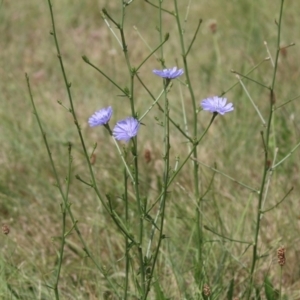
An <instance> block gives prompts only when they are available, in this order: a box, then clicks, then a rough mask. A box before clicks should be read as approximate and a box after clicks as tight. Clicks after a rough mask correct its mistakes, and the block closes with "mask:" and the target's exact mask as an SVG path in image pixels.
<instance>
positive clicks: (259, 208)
mask: <svg viewBox="0 0 300 300" xmlns="http://www.w3.org/2000/svg"><path fill="white" fill-rule="evenodd" d="M283 3H284V0H281V6H280V12H279V22H278V24H277V27H278V32H277V50H276V57H275V60H274V71H273V79H272V85H271V88H270V109H269V118H268V123H267V127H266V136H265V139H264V153H265V155H264V162H263V174H262V181H261V187H260V194H259V198H258V204H257V216H256V229H255V235H254V246H253V254H252V265H251V270H250V285H249V290H248V297H247V299H248V300H249V299H250V297H251V291H252V286H253V280H254V278H253V277H254V271H255V266H256V262H257V258H258V236H259V232H260V221H261V216H262V204H263V197H264V191H265V185H266V176H267V172H268V167H267V165H268V158H269V153H268V147H269V140H270V131H271V124H272V117H273V112H274V104H275V101H274V99H275V94H274V88H275V82H276V74H277V67H278V58H279V51H280V36H281V23H282V13H283ZM262 137H263V136H262ZM274 167H275V166H274Z"/></svg>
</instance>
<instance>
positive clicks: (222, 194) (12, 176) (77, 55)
mask: <svg viewBox="0 0 300 300" xmlns="http://www.w3.org/2000/svg"><path fill="white" fill-rule="evenodd" d="M119 2H120V1H101V0H100V1H98V2H96V1H94V2H93V3H92V2H91V3H87V2H84V1H68V0H60V1H58V0H56V1H53V7H54V14H55V17H56V26H57V35H58V39H59V42H60V47H61V52H62V54H63V59H64V64H65V68H66V72H67V75H68V78H69V80H70V81H71V82H72V88H71V90H72V93H73V97H74V103H75V108H76V110H77V117H78V120H79V122H80V126H81V129H82V133H83V136H84V139H85V142H86V145H87V147H88V151H89V153H91V152H92V150H93V146H94V143H95V142H97V143H98V147H97V149H96V150H95V157H96V161H95V163H94V165H93V169H94V171H95V176H96V180H97V182H98V183H99V186H100V190H101V193H102V194H103V195H106V194H110V196H111V198H112V204H113V206H114V209H115V211H116V212H117V213H118V214H120V215H123V213H124V208H123V207H124V203H123V202H122V200H121V198H120V197H121V195H122V193H123V192H124V191H123V181H122V180H123V167H122V164H121V159H120V157H119V155H118V153H117V151H116V149H115V147H114V144H113V142H112V141H111V139H110V138H109V136H108V134H107V133H106V131H105V130H102V128H96V129H91V128H89V127H88V124H87V119H88V118H89V116H90V115H91V114H92V113H93V112H94V111H95V110H97V109H100V108H101V107H103V106H107V105H113V108H114V115H113V122H116V121H117V120H119V119H120V118H123V117H124V116H127V115H129V114H130V106H129V101H128V100H127V99H126V98H124V97H120V96H119V95H120V92H119V91H118V90H117V89H116V88H115V87H114V86H113V85H112V84H110V83H109V82H108V81H107V80H105V78H104V77H103V76H101V74H99V73H98V72H96V71H95V70H94V69H92V68H91V67H90V66H88V65H87V64H86V63H85V62H84V61H83V60H82V58H81V56H82V55H86V56H87V57H88V58H89V59H90V61H91V62H93V63H94V64H95V65H97V66H99V67H100V68H101V70H103V71H104V72H106V74H108V75H109V76H111V77H112V78H113V79H114V80H115V81H116V82H117V83H118V84H119V85H120V86H121V87H122V88H123V87H125V86H128V85H129V77H128V71H127V67H126V63H125V60H124V58H123V53H122V49H121V48H120V46H119V45H118V43H117V42H116V40H115V39H114V37H113V36H112V34H111V33H110V31H109V29H108V28H107V26H106V25H105V23H104V21H103V19H102V17H101V9H102V8H103V7H105V8H106V9H107V11H108V12H109V13H110V14H111V15H112V16H116V17H117V18H118V19H119V16H120V13H121V12H120V3H119ZM164 2H166V3H163V5H164V6H165V7H168V8H169V9H170V10H173V1H164ZM178 2H180V3H179V5H180V14H181V18H182V20H183V18H184V16H185V14H186V5H187V2H188V1H178ZM198 2H200V1H192V3H191V9H190V12H189V16H188V21H187V22H186V24H185V25H184V26H185V36H184V39H185V41H186V43H187V44H189V41H190V40H191V39H192V37H193V35H194V31H195V29H196V27H197V22H198V20H199V18H202V19H203V24H202V25H201V27H200V31H199V34H198V37H197V39H196V41H195V44H194V46H193V48H192V51H191V53H190V55H189V57H188V63H189V66H190V76H191V83H192V84H193V87H194V92H195V97H196V99H199V100H198V103H199V102H200V100H201V99H203V98H206V97H207V96H210V95H220V94H221V93H222V92H223V91H226V90H227V89H228V88H230V87H231V86H232V85H233V84H234V83H235V82H237V79H236V77H235V75H234V74H233V73H232V72H231V70H232V69H234V70H235V71H237V72H239V73H242V74H246V73H247V72H248V71H249V70H250V69H251V68H253V66H255V65H256V64H258V63H259V62H260V61H262V60H263V59H264V58H265V57H267V56H268V54H267V52H266V49H265V46H264V41H267V43H268V46H269V49H270V51H271V54H272V56H273V58H274V57H275V51H276V41H277V27H276V25H275V22H274V20H275V19H277V20H278V14H279V7H280V3H279V2H280V1H273V2H270V1H257V2H256V1H252V2H251V1H231V2H228V3H226V4H225V5H224V4H223V3H221V1H216V0H211V1H201V2H200V3H198ZM299 10H300V3H298V2H297V1H293V3H290V2H288V1H286V3H285V6H284V13H283V24H282V46H284V45H288V44H290V43H291V42H295V43H296V46H294V47H291V48H287V52H286V53H285V55H284V54H281V55H280V57H279V63H278V74H277V81H276V105H278V106H279V105H280V104H282V103H284V102H286V101H287V100H289V99H292V98H294V97H296V96H297V95H299V94H300V89H299V83H298V81H299V75H300V74H299V73H300V72H299V70H300V69H299V63H298V46H297V44H298V41H299V39H300V33H299V30H298V29H299V26H300V21H299V18H297V16H298V15H297V12H298V11H299ZM163 21H164V28H163V30H164V33H166V32H169V33H170V39H169V40H168V42H167V43H166V44H165V46H164V53H165V59H166V65H167V66H168V67H171V66H173V65H178V66H180V67H182V60H181V50H180V47H179V40H178V33H177V29H176V23H175V20H174V19H173V17H172V16H171V15H169V14H163ZM212 22H216V24H217V31H216V33H215V34H213V33H212V32H211V30H210V27H209V25H210V24H211V23H212ZM133 26H135V27H136V28H137V29H138V32H139V33H140V34H141V35H142V37H143V38H144V39H145V40H146V42H147V43H148V44H149V45H150V46H151V48H152V49H153V48H155V47H157V46H158V44H159V36H158V32H157V30H156V26H158V14H157V11H156V10H155V9H154V8H153V7H151V6H150V5H149V4H147V3H146V2H144V1H133V3H132V4H131V5H130V6H129V7H128V10H127V12H126V22H125V33H126V39H127V41H128V51H129V57H130V60H131V62H132V65H133V66H138V65H139V64H140V62H141V61H142V60H143V59H144V58H145V57H146V56H147V55H148V54H149V49H148V48H147V46H146V45H145V44H144V42H143V41H142V40H141V38H140V37H139V35H138V34H137V31H136V30H135V29H134V28H133ZM0 30H1V59H0V74H1V81H0V88H1V95H0V97H1V98H0V99H1V100H0V117H1V126H0V142H1V151H0V166H1V173H0V203H1V206H0V217H1V223H2V224H8V225H9V226H10V233H9V235H8V236H4V235H3V237H2V239H1V241H0V250H1V251H0V253H1V256H0V298H3V299H55V297H54V293H53V290H51V289H50V288H49V287H48V286H52V285H53V284H54V281H55V269H56V267H57V260H58V251H59V246H60V242H61V219H62V218H61V207H60V204H61V203H62V199H61V197H60V194H59V192H58V190H57V188H56V186H55V178H54V176H53V172H52V169H51V166H50V164H49V157H48V156H47V152H46V149H45V145H44V143H43V140H42V136H41V134H40V131H39V128H38V125H37V122H36V119H35V116H34V115H33V113H32V107H31V104H30V100H29V96H28V91H27V86H26V80H25V76H24V74H25V72H27V73H28V75H29V77H30V80H31V88H32V91H33V96H34V100H35V103H36V106H37V110H38V112H39V116H40V118H41V120H42V123H43V126H44V131H45V132H46V135H47V139H48V142H49V144H50V147H51V152H52V157H53V159H54V162H55V166H56V167H57V170H58V172H59V176H60V180H61V183H62V184H63V186H64V187H65V182H64V179H65V177H66V176H67V170H68V142H71V143H72V145H73V152H72V155H73V164H72V178H71V183H70V195H69V201H70V203H71V204H72V205H71V208H72V210H73V213H74V216H75V219H76V220H78V226H79V228H80V230H81V232H82V235H83V237H84V239H85V241H86V243H87V244H88V246H89V247H90V249H91V251H92V252H93V254H94V256H95V257H96V258H97V260H98V261H99V263H100V264H101V265H102V266H103V267H105V268H106V269H107V270H109V276H110V277H111V279H112V280H113V281H114V282H117V283H118V284H123V280H124V264H125V261H124V259H123V256H124V238H123V236H122V234H121V233H120V232H119V231H118V230H117V228H116V226H115V225H114V223H113V222H112V220H111V219H110V216H109V215H108V214H107V213H106V212H105V210H104V208H103V206H102V205H101V204H100V202H99V200H98V199H97V197H96V195H95V194H94V193H93V191H92V189H91V188H89V187H87V186H86V185H84V184H82V183H80V182H79V181H78V180H76V178H75V175H76V174H79V175H80V176H81V178H85V179H86V178H89V172H88V168H87V164H86V161H85V157H84V155H83V151H82V148H81V144H80V141H79V139H78V134H77V131H76V127H75V126H74V122H73V119H72V116H71V114H70V113H68V111H67V110H65V109H64V108H63V107H62V106H61V105H59V104H58V103H57V100H60V101H62V103H63V105H65V106H66V107H69V104H68V99H67V93H66V90H65V88H64V82H63V78H62V75H61V71H60V68H59V62H58V59H57V56H56V50H55V46H54V43H53V39H52V36H51V35H50V34H49V32H50V30H51V20H50V14H49V9H48V5H47V1H37V0H30V1H11V2H3V3H2V5H1V7H0ZM157 55H159V52H157ZM154 68H160V63H159V61H158V60H157V59H156V58H155V57H151V58H150V59H149V60H148V61H147V62H146V64H145V65H143V67H142V68H141V69H140V71H139V75H140V77H141V78H142V79H143V80H144V82H145V83H146V84H147V86H148V87H149V89H150V90H151V91H152V93H153V94H154V95H157V94H158V93H159V92H160V90H161V81H160V80H159V78H157V77H155V76H154V75H153V74H152V70H153V69H154ZM272 74H273V68H272V66H271V64H270V62H269V61H266V62H264V63H263V64H262V65H261V66H260V67H259V68H257V69H256V70H255V71H253V72H252V73H251V75H250V77H251V78H253V79H255V80H256V81H259V82H262V83H263V84H265V85H267V86H269V85H271V81H272ZM182 82H183V83H184V79H182ZM243 82H244V84H245V85H246V87H247V89H248V90H249V92H250V94H251V96H252V98H253V99H254V101H255V103H256V104H257V105H258V106H259V108H260V111H261V113H262V114H263V116H264V117H265V118H267V114H268V110H269V93H268V92H267V91H266V90H265V89H263V88H262V87H260V86H258V85H256V84H255V83H253V82H251V81H247V80H244V81H243ZM181 95H182V96H181ZM226 97H227V98H228V99H229V101H230V102H233V103H234V106H235V111H234V112H233V113H231V114H228V115H226V116H224V117H217V118H216V120H215V122H214V124H213V126H212V127H211V129H210V131H209V132H208V134H207V135H206V136H205V138H204V140H203V142H202V143H201V144H200V146H199V148H198V158H199V161H200V162H202V163H204V164H206V165H209V166H210V167H213V166H214V164H215V163H216V165H217V169H218V170H220V171H221V172H223V173H225V174H227V175H229V176H231V177H233V178H234V179H236V180H238V181H240V182H243V183H245V184H247V185H249V186H251V187H253V188H254V189H259V187H260V184H261V176H262V170H263V156H264V154H263V146H262V142H261V136H260V131H261V130H263V129H264V128H263V127H262V126H261V122H260V119H259V118H258V116H257V114H256V112H255V111H254V109H253V107H252V106H251V104H250V101H249V100H248V98H247V96H246V95H245V93H244V91H243V89H242V88H241V86H240V85H239V84H238V85H237V86H236V87H234V88H233V89H231V90H230V91H229V92H228V93H227V94H226ZM168 98H169V102H170V115H171V117H172V118H173V119H174V120H176V122H178V123H179V124H180V125H181V126H182V127H183V126H184V123H183V113H182V106H181V100H183V102H184V104H185V110H186V115H187V120H188V121H187V122H188V126H189V129H190V130H191V129H192V118H191V115H192V114H193V110H192V105H191V98H190V95H189V93H188V89H187V87H186V86H185V85H184V84H180V82H179V81H174V84H173V87H172V89H171V91H170V94H169V95H168ZM135 99H136V105H137V108H138V111H139V112H140V114H142V113H143V112H144V111H145V109H147V108H148V107H149V106H150V105H151V103H152V100H151V98H150V97H149V95H148V94H147V93H146V91H145V90H144V89H143V88H142V86H141V85H140V84H138V83H137V84H136V87H135ZM299 112H300V111H299V107H298V100H295V101H293V102H291V103H289V104H288V105H286V106H284V107H283V108H282V109H278V110H276V113H275V116H274V119H273V126H274V127H272V132H271V137H270V145H269V146H270V151H271V153H272V154H273V150H274V148H275V147H278V155H277V159H276V161H280V160H281V159H282V158H283V157H285V155H286V154H287V153H288V152H289V151H291V149H292V148H293V147H294V146H295V145H296V144H297V143H298V142H299V136H300V127H299V120H298V115H299ZM156 117H157V118H158V119H159V121H162V120H163V114H162V113H161V112H160V111H159V110H158V109H157V108H156V107H155V108H153V110H152V112H151V114H149V115H147V117H146V118H145V119H144V120H143V122H144V123H145V126H141V130H140V133H139V153H138V154H139V157H140V176H141V177H140V189H141V191H142V197H148V199H149V200H148V201H149V202H153V201H154V199H155V198H156V196H157V194H158V191H159V190H160V184H161V178H162V174H163V159H162V154H163V148H162V145H163V141H162V137H163V136H162V129H161V127H160V126H159V125H158V122H157V119H156ZM198 117H199V128H198V129H199V133H200V134H201V132H202V131H203V130H204V129H205V128H206V126H207V124H208V122H209V121H210V117H211V116H210V115H209V114H208V113H207V112H203V111H201V112H199V114H198ZM273 129H274V130H273ZM171 132H172V135H171V141H172V147H171V150H170V151H171V154H170V165H171V167H172V168H173V167H174V165H175V164H176V157H177V156H178V157H180V159H181V161H182V160H183V158H184V157H185V156H186V155H187V153H188V145H187V143H185V139H183V137H182V136H180V135H179V134H178V132H177V131H176V130H175V129H174V127H172V126H171ZM146 150H149V151H150V153H151V162H150V163H147V162H146V160H145V159H144V153H145V151H146ZM298 161H299V151H295V153H293V155H291V157H289V159H288V160H286V161H285V162H284V163H283V164H282V165H281V166H280V167H278V169H276V171H275V172H274V173H273V177H272V181H271V186H270V189H269V193H268V197H267V200H266V204H265V209H268V208H269V207H272V206H274V205H275V204H276V203H278V202H279V201H280V200H281V199H282V198H283V197H284V195H285V194H286V193H287V191H288V190H289V189H290V188H291V187H294V190H293V192H292V193H291V194H290V195H289V197H288V198H287V199H286V200H285V201H283V203H281V204H280V205H279V206H278V207H277V208H275V209H273V210H271V211H270V212H268V213H266V214H264V215H263V218H262V223H261V232H260V235H259V253H260V254H262V255H263V257H262V258H260V259H259V260H258V262H257V268H256V271H255V276H254V283H255V286H256V287H257V289H258V290H260V294H261V297H262V298H261V299H265V298H264V297H265V296H264V288H263V285H264V282H265V277H266V276H268V277H269V278H270V281H271V282H272V284H273V285H274V287H275V288H276V289H279V284H280V267H279V266H278V264H277V256H276V251H277V249H278V248H279V247H280V246H281V245H284V246H285V247H286V251H287V252H286V260H287V261H286V265H285V266H284V267H283V269H282V277H283V278H282V282H283V283H282V289H283V293H282V294H283V295H285V297H287V299H299V297H300V275H299V274H300V269H299V263H298V257H299V208H298V207H299V205H298V201H299V199H298V198H299V197H298V195H299V192H300V190H299V166H298ZM213 175H214V172H213V171H212V170H211V169H209V168H207V167H205V166H200V187H201V193H204V192H205V191H206V189H207V188H208V187H209V184H210V182H211V179H212V177H213ZM129 193H130V199H131V200H132V202H130V201H129V209H130V213H131V214H132V216H135V215H137V211H136V204H135V202H133V199H134V196H133V189H132V188H131V186H130V187H129ZM201 209H202V210H201V213H202V216H203V224H204V225H206V226H207V227H209V228H211V229H212V230H213V231H215V232H217V233H219V234H221V235H223V236H226V237H230V238H231V239H236V240H243V241H250V242H252V241H253V236H254V228H255V222H256V221H255V220H256V214H257V211H256V209H257V196H256V195H255V194H254V193H252V192H250V191H249V190H248V189H245V188H244V187H242V186H241V185H239V184H237V183H236V182H233V181H232V180H230V179H228V178H226V177H224V176H222V174H219V173H216V174H215V177H214V180H213V183H212V185H211V186H210V190H209V192H208V193H207V194H206V196H205V197H204V199H203V205H202V208H201ZM195 210H196V202H195V198H194V187H193V174H192V168H191V163H188V164H187V165H186V166H185V167H184V168H183V170H182V172H181V173H180V174H179V176H178V177H177V178H176V180H175V181H174V183H173V185H172V186H171V188H170V189H169V196H168V201H167V207H166V219H165V230H164V233H165V235H166V236H167V238H166V239H164V240H163V243H162V248H161V251H160V254H159V257H158V262H157V268H156V272H155V275H154V280H153V285H152V288H151V292H150V294H149V299H201V297H202V296H201V293H199V291H198V284H199V283H197V282H195V277H194V273H195V261H196V259H197V251H198V249H197V246H198V244H197V240H196V225H195ZM153 215H155V212H153ZM146 224H147V225H146V226H145V231H146V234H149V232H150V230H151V223H146ZM71 226H72V224H71V222H70V220H69V219H67V229H70V228H71ZM137 228H138V218H137V221H136V223H134V224H132V231H135V230H136V229H137ZM204 235H205V243H204V246H203V255H204V257H205V261H204V274H205V276H204V277H205V278H204V279H203V282H206V283H207V284H208V285H209V286H210V288H211V290H212V291H213V294H212V297H211V299H232V298H230V296H228V294H227V293H228V290H229V286H230V283H231V280H233V282H234V291H233V296H235V297H240V299H242V297H243V296H242V295H244V294H243V293H244V292H245V290H246V289H247V286H248V284H249V281H248V279H249V278H248V277H249V269H250V267H251V259H252V250H251V247H250V248H249V249H248V248H247V245H246V244H240V243H234V242H229V241H228V240H225V239H224V238H221V237H220V236H217V235H215V234H213V233H212V232H211V231H208V230H204ZM146 240H147V239H146ZM132 255H136V252H135V251H133V252H132ZM132 268H133V270H135V271H136V273H137V271H138V265H137V264H135V263H134V264H133V266H132ZM129 289H130V291H131V293H132V294H135V295H137V294H138V292H137V290H136V286H135V284H134V280H133V275H132V277H131V278H130V287H129ZM59 292H60V297H61V299H115V298H114V297H115V296H114V294H113V291H112V290H111V287H110V286H109V284H108V282H107V281H106V280H105V278H104V277H103V276H102V275H101V274H100V273H99V272H98V271H97V269H96V268H95V266H94V265H93V263H92V262H91V260H90V259H88V258H86V257H85V253H84V251H83V249H82V245H81V244H80V241H79V239H78V236H77V235H76V233H75V231H72V233H71V234H70V235H69V236H68V237H67V241H66V245H65V253H64V259H63V263H62V273H61V276H60V281H59ZM131 297H132V298H131ZM244 297H246V296H245V295H244ZM129 299H135V298H134V296H133V295H132V296H131V295H130V296H129ZM203 299H204V298H203ZM257 299H259V298H258V297H257Z"/></svg>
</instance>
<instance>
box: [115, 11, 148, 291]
mask: <svg viewBox="0 0 300 300" xmlns="http://www.w3.org/2000/svg"><path fill="white" fill-rule="evenodd" d="M125 8H126V6H125V5H122V13H121V22H120V26H119V30H120V35H121V41H122V47H123V53H124V57H125V61H126V64H127V68H128V72H129V75H130V95H129V100H130V106H131V114H132V116H134V117H135V116H136V112H135V106H134V77H135V74H136V73H135V72H134V71H133V69H132V67H131V63H130V60H129V55H128V48H127V45H126V39H125V34H124V21H125ZM132 141H133V147H132V154H133V160H134V162H133V165H134V184H133V187H134V193H135V197H136V203H137V209H138V212H139V223H140V224H139V234H138V245H137V247H138V257H139V263H140V278H141V282H140V287H141V292H142V295H145V294H146V292H145V287H146V281H145V280H146V279H145V265H144V255H143V236H144V213H143V208H142V203H141V202H142V199H141V197H140V191H139V165H138V144H137V137H135V138H133V139H132Z"/></svg>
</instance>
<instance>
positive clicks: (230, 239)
mask: <svg viewBox="0 0 300 300" xmlns="http://www.w3.org/2000/svg"><path fill="white" fill-rule="evenodd" d="M203 227H204V229H206V230H208V231H210V232H212V233H214V234H215V235H217V236H219V237H221V238H223V239H225V240H228V241H231V242H235V243H240V244H248V245H253V242H247V241H242V240H235V239H232V238H229V237H227V236H224V235H222V234H219V233H218V232H216V231H215V230H213V229H211V228H209V227H208V226H206V225H204V226H203Z"/></svg>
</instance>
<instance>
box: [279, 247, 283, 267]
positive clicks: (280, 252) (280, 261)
mask: <svg viewBox="0 0 300 300" xmlns="http://www.w3.org/2000/svg"><path fill="white" fill-rule="evenodd" d="M277 258H278V264H279V265H280V266H281V267H282V266H284V265H285V248H284V247H280V248H279V249H278V250H277Z"/></svg>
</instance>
